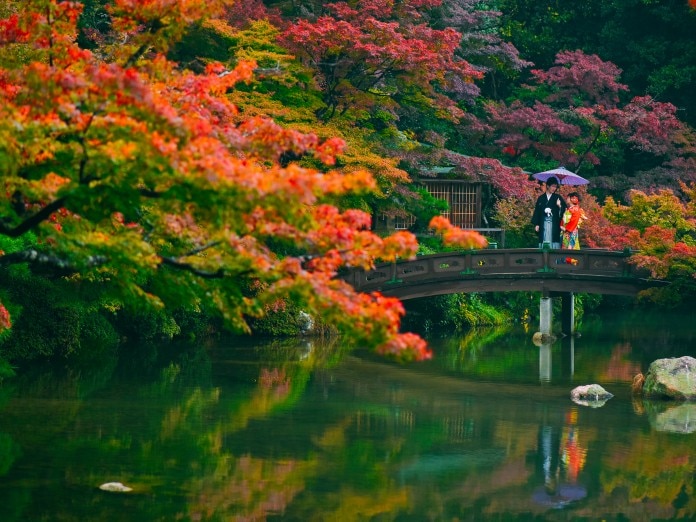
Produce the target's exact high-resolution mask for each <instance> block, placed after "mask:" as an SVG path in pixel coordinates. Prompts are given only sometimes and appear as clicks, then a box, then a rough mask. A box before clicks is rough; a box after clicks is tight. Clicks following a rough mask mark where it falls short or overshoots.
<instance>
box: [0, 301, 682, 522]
mask: <svg viewBox="0 0 696 522" xmlns="http://www.w3.org/2000/svg"><path fill="white" fill-rule="evenodd" d="M695 319H696V316H689V317H684V316H678V317H677V316H674V315H672V314H668V313H665V314H663V315H661V316H655V315H651V316H650V317H643V316H641V315H638V314H636V313H635V312H630V311H624V312H622V311H620V310H616V311H614V312H612V315H604V316H603V317H595V318H586V319H585V322H584V324H583V325H582V328H581V329H580V330H581V332H582V336H580V337H577V338H573V339H569V338H565V339H560V340H558V341H556V342H554V343H553V344H551V345H548V346H536V345H535V344H534V343H533V342H532V332H530V331H525V330H524V329H523V328H522V327H521V326H515V327H511V328H503V329H493V330H492V329H487V330H476V331H472V332H469V333H467V334H464V335H456V336H449V337H443V338H433V339H430V342H431V346H432V347H433V349H434V351H435V358H434V359H433V360H432V361H428V362H427V363H422V364H412V365H397V364H392V363H389V362H386V361H384V360H382V359H379V358H376V357H374V356H372V355H371V354H369V353H360V352H350V353H346V352H345V351H344V350H343V349H342V347H341V344H340V341H337V340H329V341H320V340H301V341H292V342H271V341H266V342H251V341H250V340H249V339H245V340H241V341H240V340H228V341H220V342H218V343H216V344H214V345H209V346H200V345H194V344H190V345H184V346H177V347H176V349H175V348H174V347H154V346H134V347H131V348H130V350H129V351H128V352H127V354H126V356H124V357H122V360H121V361H118V362H115V361H114V362H112V364H102V365H100V368H99V369H98V370H95V369H88V368H84V369H75V368H72V369H70V370H67V369H56V368H53V369H45V370H42V371H36V372H33V373H32V374H30V375H23V376H21V377H18V378H15V379H13V380H10V381H6V382H5V383H3V384H2V386H1V387H0V505H1V506H2V508H1V509H2V521H3V522H10V521H20V520H21V521H32V522H33V521H42V520H47V521H53V520H60V521H131V522H132V521H175V520H181V521H232V520H239V521H262V520H269V521H271V520H291V521H353V520H355V521H358V520H360V521H362V520H375V521H392V520H394V521H402V520H403V521H429V520H433V521H441V520H447V521H452V520H457V521H464V520H470V521H486V520H496V521H499V520H506V521H507V520H537V521H544V520H549V521H560V520H607V521H619V520H622V521H623V520H694V519H696V492H695V491H694V488H695V485H696V478H695V477H696V452H695V451H694V450H695V449H696V432H695V431H694V430H695V429H696V405H694V404H676V405H673V404H668V403H663V402H648V401H643V400H640V399H635V398H633V397H632V395H631V391H630V385H631V381H632V379H633V377H634V375H636V374H637V373H638V372H645V371H646V370H647V366H648V365H649V364H650V362H652V361H653V360H655V359H658V358H662V357H675V356H682V355H691V356H696V321H695ZM591 383H598V384H601V385H602V386H604V387H605V388H606V389H607V390H608V391H610V392H611V393H613V394H614V395H615V396H614V398H612V399H611V400H609V401H608V402H607V403H606V404H605V405H604V406H603V407H600V408H589V407H586V406H582V405H578V404H575V403H574V402H572V401H571V400H570V393H569V392H570V390H571V389H572V388H573V387H575V386H578V385H580V384H591ZM108 482H121V483H123V484H124V485H125V486H127V487H129V488H132V491H130V492H124V493H117V492H105V491H102V490H100V489H99V486H100V485H101V484H104V483H108Z"/></svg>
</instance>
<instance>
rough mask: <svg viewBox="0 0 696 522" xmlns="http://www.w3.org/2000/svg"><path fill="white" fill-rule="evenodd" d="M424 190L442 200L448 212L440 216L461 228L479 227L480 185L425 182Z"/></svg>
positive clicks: (455, 182)
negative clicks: (447, 206)
mask: <svg viewBox="0 0 696 522" xmlns="http://www.w3.org/2000/svg"><path fill="white" fill-rule="evenodd" d="M425 188H426V189H428V192H430V194H432V196H433V197H435V198H438V199H444V200H445V201H447V204H448V205H449V210H448V211H446V212H443V213H442V215H443V216H445V217H446V218H448V219H449V220H450V223H452V224H453V225H456V226H458V227H462V228H477V227H480V226H481V217H480V216H481V185H480V184H478V183H466V182H461V181H435V180H433V181H426V182H425Z"/></svg>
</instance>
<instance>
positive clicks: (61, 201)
mask: <svg viewBox="0 0 696 522" xmlns="http://www.w3.org/2000/svg"><path fill="white" fill-rule="evenodd" d="M66 200H67V198H66V197H65V196H64V197H62V198H58V199H56V200H55V201H52V202H51V203H49V204H48V205H46V206H45V207H43V208H42V209H41V210H39V211H38V212H37V213H36V214H34V215H33V216H31V217H30V218H28V219H26V220H24V221H23V222H22V223H20V224H19V225H17V226H16V227H14V228H11V227H10V226H9V225H8V224H7V223H6V222H4V221H3V220H2V219H0V234H3V235H5V236H8V237H19V236H21V235H22V234H24V233H26V232H29V231H30V230H31V229H33V228H35V227H36V226H38V225H39V223H41V222H42V221H45V220H46V219H48V217H49V216H50V215H51V214H53V213H54V212H55V211H56V210H58V209H61V208H63V206H64V205H65V201H66Z"/></svg>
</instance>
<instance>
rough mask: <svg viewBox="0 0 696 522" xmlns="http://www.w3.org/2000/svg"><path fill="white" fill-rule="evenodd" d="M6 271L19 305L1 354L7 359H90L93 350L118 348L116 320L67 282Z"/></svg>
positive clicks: (12, 294)
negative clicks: (75, 292)
mask: <svg viewBox="0 0 696 522" xmlns="http://www.w3.org/2000/svg"><path fill="white" fill-rule="evenodd" d="M3 276H4V277H2V279H3V281H2V282H3V285H6V288H7V289H8V290H7V292H8V294H9V295H10V298H11V301H12V303H14V304H15V307H16V308H15V309H14V311H15V312H16V313H14V314H13V322H14V324H13V327H12V330H11V331H10V334H9V336H8V337H7V338H6V339H5V340H4V342H3V343H2V345H1V346H0V355H1V356H2V357H4V358H5V359H7V360H8V361H10V362H13V363H15V362H16V363H19V364H21V363H24V362H28V361H33V360H37V359H53V358H56V357H60V358H68V359H70V358H80V357H88V358H90V357H92V355H91V354H89V353H88V352H90V351H91V350H97V351H102V350H112V349H114V348H115V346H116V344H117V343H118V336H117V334H116V332H115V331H114V329H113V327H112V326H111V324H110V323H109V322H108V321H107V320H106V319H105V318H104V317H103V316H102V315H100V312H99V311H98V309H97V308H96V307H94V306H92V305H91V304H90V303H89V302H88V301H82V300H80V299H76V296H74V295H72V294H71V292H70V291H69V289H68V287H67V286H66V285H63V284H61V283H60V282H57V281H48V280H46V279H43V278H40V277H35V276H31V275H28V274H22V275H15V276H14V277H11V276H9V274H8V273H7V272H5V273H4V274H3Z"/></svg>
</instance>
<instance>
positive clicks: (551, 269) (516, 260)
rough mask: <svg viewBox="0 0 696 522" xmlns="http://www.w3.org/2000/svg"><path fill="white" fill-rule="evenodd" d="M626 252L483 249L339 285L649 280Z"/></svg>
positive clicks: (392, 266)
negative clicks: (524, 278) (511, 278)
mask: <svg viewBox="0 0 696 522" xmlns="http://www.w3.org/2000/svg"><path fill="white" fill-rule="evenodd" d="M630 255H631V254H630V252H617V251H610V250H598V249H583V250H547V249H538V248H528V249H526V248H518V249H483V250H469V251H461V252H446V253H442V254H435V255H428V256H423V257H418V258H416V259H415V260H409V261H406V260H404V261H399V262H396V263H385V264H380V265H378V266H376V267H375V268H374V269H373V270H369V271H361V270H355V271H352V272H351V273H349V274H347V275H346V276H345V277H344V279H345V280H346V281H347V282H349V283H350V284H351V285H352V286H353V287H354V288H356V289H357V290H364V291H369V290H372V289H377V288H382V287H384V286H385V285H389V284H396V283H418V282H421V281H434V280H438V279H452V278H453V277H463V278H466V277H469V276H470V277H476V276H494V275H500V276H504V275H506V274H539V275H542V274H545V273H547V274H555V275H558V276H562V275H563V274H568V275H571V274H575V275H589V276H611V277H648V274H646V273H645V272H644V271H638V270H637V269H636V268H635V267H634V266H633V265H632V264H630V263H629V262H628V259H629V258H630Z"/></svg>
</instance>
